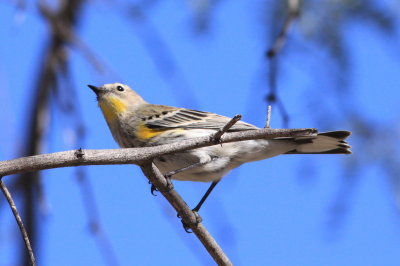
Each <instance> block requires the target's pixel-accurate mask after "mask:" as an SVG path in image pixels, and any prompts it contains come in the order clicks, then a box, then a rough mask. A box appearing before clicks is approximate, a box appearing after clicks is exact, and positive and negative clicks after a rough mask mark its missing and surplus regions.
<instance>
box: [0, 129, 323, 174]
mask: <svg viewBox="0 0 400 266" xmlns="http://www.w3.org/2000/svg"><path fill="white" fill-rule="evenodd" d="M316 132H317V130H316V129H313V128H306V129H270V128H264V129H258V130H248V131H240V132H232V133H225V134H224V135H223V136H222V137H221V139H220V141H219V143H228V142H235V141H243V140H251V139H273V138H280V137H299V136H310V135H313V134H315V133H316ZM212 145H216V144H215V142H214V137H213V135H211V136H205V137H200V138H194V139H189V140H186V141H181V142H176V143H171V144H166V145H160V146H154V147H145V148H126V149H107V150H82V149H79V150H69V151H62V152H55V153H48V154H41V155H34V156H27V157H22V158H18V159H13V160H7V161H0V176H6V175H12V174H19V173H26V172H32V171H38V170H44V169H52V168H60V167H70V166H79V165H111V164H136V165H141V164H143V163H144V162H146V161H148V160H151V159H153V158H156V157H159V156H162V155H165V154H171V153H177V152H181V151H185V150H189V149H195V148H201V147H206V146H212Z"/></svg>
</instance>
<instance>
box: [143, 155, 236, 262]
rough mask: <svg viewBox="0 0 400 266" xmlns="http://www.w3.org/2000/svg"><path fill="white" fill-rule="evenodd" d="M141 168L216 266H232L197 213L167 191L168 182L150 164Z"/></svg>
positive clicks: (174, 193)
mask: <svg viewBox="0 0 400 266" xmlns="http://www.w3.org/2000/svg"><path fill="white" fill-rule="evenodd" d="M141 168H142V171H143V173H144V174H145V175H146V177H147V178H148V179H149V180H150V182H151V183H152V184H153V185H155V186H156V187H157V189H158V190H159V191H160V192H161V193H162V194H163V196H164V197H165V198H166V199H167V200H168V202H169V203H170V204H171V205H172V206H173V207H174V209H175V210H176V211H177V213H178V215H179V216H180V217H181V218H182V222H184V223H185V224H186V225H187V226H189V227H190V229H192V232H193V233H194V234H195V235H196V236H197V238H198V239H199V240H200V241H201V243H202V244H203V246H204V247H205V248H206V249H207V251H208V253H209V254H210V255H211V256H212V257H213V259H214V260H215V262H216V263H218V265H232V262H231V261H230V260H229V258H228V257H227V256H226V255H225V253H224V252H223V250H222V249H221V247H220V246H219V245H218V243H217V242H216V241H215V239H214V238H213V237H212V236H211V234H210V233H209V232H208V231H207V229H206V228H205V227H204V226H203V225H202V224H201V223H200V222H199V218H200V216H199V215H198V214H197V212H196V213H195V212H193V211H192V210H191V209H190V208H189V206H188V205H187V204H186V202H185V201H184V200H183V199H182V197H181V196H180V195H179V194H178V193H177V192H176V190H174V189H168V182H167V180H166V178H165V177H164V176H163V175H162V174H161V173H160V171H159V170H158V168H157V167H156V166H155V165H154V164H153V163H151V162H147V163H145V164H143V165H142V166H141ZM200 219H201V218H200Z"/></svg>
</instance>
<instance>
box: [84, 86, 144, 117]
mask: <svg viewBox="0 0 400 266" xmlns="http://www.w3.org/2000/svg"><path fill="white" fill-rule="evenodd" d="M88 87H89V88H90V89H92V91H94V93H96V96H97V101H98V103H99V106H100V108H101V110H102V111H103V114H104V116H105V118H106V120H107V122H112V121H113V120H115V118H117V117H119V116H122V115H124V114H125V113H126V111H128V110H131V111H134V109H135V108H137V107H139V106H140V105H142V104H145V103H146V102H145V101H144V100H143V98H142V97H140V96H139V95H138V94H137V93H136V92H134V91H133V90H132V89H131V88H129V86H128V85H124V84H121V83H112V84H104V85H103V86H101V87H96V86H93V85H88Z"/></svg>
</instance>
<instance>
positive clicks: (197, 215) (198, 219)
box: [177, 211, 203, 234]
mask: <svg viewBox="0 0 400 266" xmlns="http://www.w3.org/2000/svg"><path fill="white" fill-rule="evenodd" d="M193 214H194V216H195V217H196V222H194V223H193V224H187V223H185V222H184V221H183V220H181V222H182V226H183V229H185V231H186V233H189V234H190V233H193V231H192V228H191V226H193V225H195V226H196V225H198V224H199V223H201V222H202V221H203V219H202V218H201V216H200V215H199V213H198V212H197V211H193ZM177 216H178V218H181V216H180V215H179V213H178V215H177Z"/></svg>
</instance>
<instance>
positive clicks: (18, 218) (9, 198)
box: [0, 177, 36, 266]
mask: <svg viewBox="0 0 400 266" xmlns="http://www.w3.org/2000/svg"><path fill="white" fill-rule="evenodd" d="M0 188H1V191H3V194H4V196H5V197H6V199H7V201H8V204H9V205H10V208H11V210H12V212H13V214H14V217H15V220H16V221H17V224H18V227H19V231H20V232H21V235H22V238H23V239H24V242H25V247H26V249H27V251H28V254H29V260H30V264H31V265H32V266H35V265H36V262H35V256H34V255H33V249H32V246H31V243H30V241H29V238H28V234H27V232H26V230H25V226H24V224H23V222H22V219H21V216H20V215H19V212H18V209H17V206H16V205H15V203H14V200H13V198H12V196H11V193H10V191H8V189H7V186H6V185H5V184H4V182H3V177H0Z"/></svg>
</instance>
